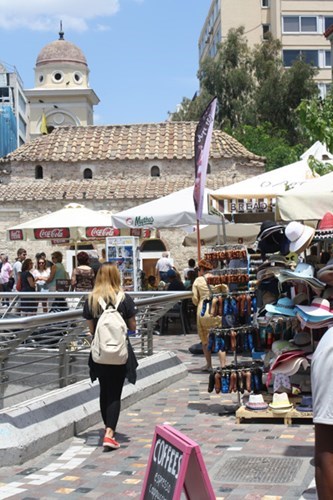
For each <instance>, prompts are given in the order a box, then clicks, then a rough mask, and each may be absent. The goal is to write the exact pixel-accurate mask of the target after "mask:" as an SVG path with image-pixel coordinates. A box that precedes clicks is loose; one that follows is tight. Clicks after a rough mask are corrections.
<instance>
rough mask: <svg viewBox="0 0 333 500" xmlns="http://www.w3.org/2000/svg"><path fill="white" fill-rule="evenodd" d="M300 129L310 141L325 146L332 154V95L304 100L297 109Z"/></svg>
mask: <svg viewBox="0 0 333 500" xmlns="http://www.w3.org/2000/svg"><path fill="white" fill-rule="evenodd" d="M297 112H298V116H299V119H300V123H301V127H302V130H303V132H304V134H305V135H306V136H307V137H308V138H309V139H310V141H312V142H314V141H320V142H323V143H325V144H326V146H327V148H328V150H329V151H330V152H331V153H333V127H332V121H333V94H332V92H331V93H330V94H329V95H327V96H326V98H325V99H324V100H322V99H321V98H320V97H317V98H312V99H305V100H303V101H302V102H301V103H300V105H299V106H298V108H297Z"/></svg>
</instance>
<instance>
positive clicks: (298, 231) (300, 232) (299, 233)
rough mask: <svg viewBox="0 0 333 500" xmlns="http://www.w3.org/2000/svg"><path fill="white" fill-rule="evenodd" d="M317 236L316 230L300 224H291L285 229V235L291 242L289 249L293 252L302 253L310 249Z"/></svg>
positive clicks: (294, 222)
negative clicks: (314, 237) (315, 235)
mask: <svg viewBox="0 0 333 500" xmlns="http://www.w3.org/2000/svg"><path fill="white" fill-rule="evenodd" d="M314 234H315V229H314V228H312V227H310V226H305V225H304V224H301V223H300V222H296V221H293V222H289V224H288V225H287V226H286V229H285V235H286V236H287V238H288V240H289V241H290V245H289V249H290V251H291V252H297V253H298V254H300V253H302V252H303V250H305V249H306V248H308V246H309V245H310V243H311V240H312V238H313V236H314Z"/></svg>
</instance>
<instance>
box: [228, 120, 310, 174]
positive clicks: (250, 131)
mask: <svg viewBox="0 0 333 500" xmlns="http://www.w3.org/2000/svg"><path fill="white" fill-rule="evenodd" d="M231 132H232V131H231ZM232 135H233V137H235V139H237V140H238V141H239V142H241V143H242V144H243V145H244V146H245V147H246V148H247V149H248V150H249V151H252V152H253V153H255V154H257V155H259V156H264V157H266V170H273V169H275V168H278V167H282V166H284V165H288V164H290V163H294V162H296V161H297V160H298V159H299V156H300V155H301V154H302V153H303V151H304V145H302V144H298V145H296V146H293V147H291V146H290V145H289V143H288V141H287V138H286V133H285V132H283V131H279V130H274V129H273V127H272V125H271V124H270V123H267V122H266V123H264V124H262V125H258V126H257V127H253V126H251V125H245V126H243V127H240V128H238V129H237V130H235V131H233V132H232Z"/></svg>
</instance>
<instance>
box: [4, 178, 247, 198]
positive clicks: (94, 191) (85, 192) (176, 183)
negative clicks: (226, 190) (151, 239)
mask: <svg viewBox="0 0 333 500" xmlns="http://www.w3.org/2000/svg"><path fill="white" fill-rule="evenodd" d="M237 180H241V179H238V178H237ZM193 183H194V177H193V178H190V177H185V176H170V177H169V178H168V179H167V180H165V179H162V178H158V177H154V178H144V179H143V178H141V179H136V180H131V182H128V180H125V179H114V180H80V181H46V180H45V181H44V180H40V181H36V180H33V181H29V182H24V181H21V182H20V184H19V189H18V184H17V183H14V182H11V183H9V184H7V185H5V184H0V201H1V202H8V201H15V202H19V201H21V200H22V201H28V200H69V201H75V200H110V201H111V202H112V200H124V199H137V200H141V201H142V200H149V199H155V198H160V197H161V196H166V195H167V194H170V193H173V192H174V191H179V190H180V189H183V188H186V187H189V186H193ZM227 184H230V176H227V175H226V176H225V177H222V176H221V175H220V176H210V177H208V178H207V183H206V185H207V187H208V188H210V189H218V188H220V187H222V186H225V185H227Z"/></svg>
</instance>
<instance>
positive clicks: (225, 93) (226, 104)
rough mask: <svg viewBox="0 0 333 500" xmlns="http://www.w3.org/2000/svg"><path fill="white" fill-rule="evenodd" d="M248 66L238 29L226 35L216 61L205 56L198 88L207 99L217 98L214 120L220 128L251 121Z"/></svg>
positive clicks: (251, 85) (247, 52)
mask: <svg viewBox="0 0 333 500" xmlns="http://www.w3.org/2000/svg"><path fill="white" fill-rule="evenodd" d="M251 65H252V60H251V51H250V50H249V48H248V46H247V42H246V39H245V36H244V27H239V28H237V29H231V30H230V31H229V32H228V35H227V38H226V40H225V42H223V43H222V44H221V45H220V48H219V51H218V55H217V58H216V59H212V58H209V57H207V58H206V59H205V60H204V61H203V63H202V65H201V67H200V69H199V72H198V77H199V80H200V85H201V88H202V89H205V91H206V92H207V95H209V96H210V97H212V96H217V98H218V103H219V106H218V109H217V112H216V121H217V123H218V124H219V126H220V127H221V128H224V127H230V128H232V129H233V128H236V127H238V126H239V125H240V124H242V123H247V122H248V121H249V120H251V114H252V106H251V101H252V93H253V89H254V79H253V75H252V70H251ZM207 104H208V102H207Z"/></svg>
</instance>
